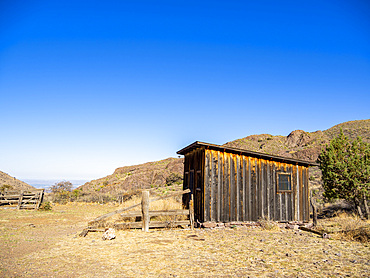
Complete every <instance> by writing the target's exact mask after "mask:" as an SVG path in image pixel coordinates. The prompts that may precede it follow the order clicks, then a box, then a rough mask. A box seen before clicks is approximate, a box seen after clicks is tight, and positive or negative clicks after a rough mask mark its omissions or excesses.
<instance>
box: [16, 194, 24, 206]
mask: <svg viewBox="0 0 370 278" xmlns="http://www.w3.org/2000/svg"><path fill="white" fill-rule="evenodd" d="M23 194H24V191H21V194H20V195H19V199H18V206H17V209H20V208H21V207H22V201H23Z"/></svg>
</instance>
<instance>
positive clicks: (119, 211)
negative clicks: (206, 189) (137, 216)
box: [90, 189, 190, 223]
mask: <svg viewBox="0 0 370 278" xmlns="http://www.w3.org/2000/svg"><path fill="white" fill-rule="evenodd" d="M189 192H190V189H186V190H183V191H179V192H174V193H171V194H168V195H166V196H161V197H157V198H153V199H151V200H149V203H151V202H154V201H158V200H163V199H167V198H171V197H174V196H178V195H182V194H186V193H189ZM140 205H141V203H139V204H135V205H132V206H130V207H127V208H123V209H119V210H116V211H112V212H110V213H107V214H104V215H101V216H99V217H97V218H95V219H94V220H93V221H90V222H91V223H92V222H97V221H101V220H103V219H106V218H108V217H111V216H113V215H116V214H117V213H121V212H124V211H128V210H130V209H133V208H136V207H138V206H140Z"/></svg>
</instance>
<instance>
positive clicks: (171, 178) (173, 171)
mask: <svg viewBox="0 0 370 278" xmlns="http://www.w3.org/2000/svg"><path fill="white" fill-rule="evenodd" d="M183 161H184V159H183V158H167V159H163V160H160V161H154V162H147V163H144V164H140V165H132V166H125V167H120V168H117V169H116V170H115V171H114V173H113V174H112V175H108V176H106V177H104V178H100V179H96V180H92V181H90V182H87V183H85V184H84V185H81V186H80V187H78V188H77V189H81V190H83V191H84V192H94V191H95V192H102V193H107V192H111V193H117V192H125V191H130V190H136V189H140V188H153V187H161V186H164V185H166V184H169V183H171V184H172V183H176V182H178V183H181V182H182V176H183V169H184V165H183Z"/></svg>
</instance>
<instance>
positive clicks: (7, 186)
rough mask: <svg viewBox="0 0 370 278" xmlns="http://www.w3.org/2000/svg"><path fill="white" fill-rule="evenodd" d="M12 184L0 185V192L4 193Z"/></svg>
mask: <svg viewBox="0 0 370 278" xmlns="http://www.w3.org/2000/svg"><path fill="white" fill-rule="evenodd" d="M12 188H13V186H11V185H9V184H3V185H1V186H0V193H4V192H5V191H7V190H9V189H12Z"/></svg>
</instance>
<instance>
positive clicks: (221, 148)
mask: <svg viewBox="0 0 370 278" xmlns="http://www.w3.org/2000/svg"><path fill="white" fill-rule="evenodd" d="M202 146H203V147H208V148H213V149H219V150H228V151H230V152H238V153H244V154H248V155H251V156H257V157H260V158H267V159H276V160H281V161H286V162H292V163H296V164H304V165H308V166H319V164H318V163H316V162H314V161H306V160H301V159H295V158H289V157H284V156H278V155H270V154H267V153H260V152H255V151H250V150H245V149H238V148H232V147H226V146H221V145H216V144H210V143H205V142H200V141H195V142H194V143H192V144H190V145H188V146H186V147H185V148H183V149H181V150H179V151H178V152H176V153H177V154H181V155H184V154H186V153H187V152H188V151H190V150H192V149H195V148H198V147H202Z"/></svg>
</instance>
